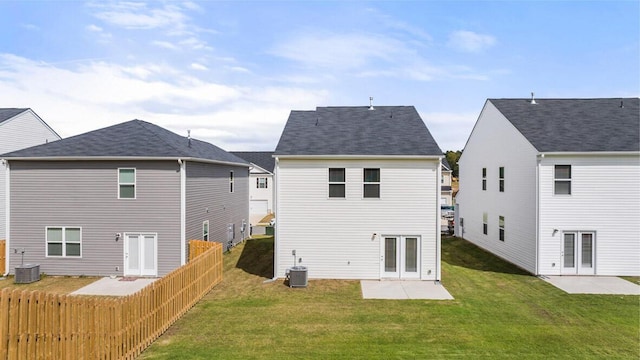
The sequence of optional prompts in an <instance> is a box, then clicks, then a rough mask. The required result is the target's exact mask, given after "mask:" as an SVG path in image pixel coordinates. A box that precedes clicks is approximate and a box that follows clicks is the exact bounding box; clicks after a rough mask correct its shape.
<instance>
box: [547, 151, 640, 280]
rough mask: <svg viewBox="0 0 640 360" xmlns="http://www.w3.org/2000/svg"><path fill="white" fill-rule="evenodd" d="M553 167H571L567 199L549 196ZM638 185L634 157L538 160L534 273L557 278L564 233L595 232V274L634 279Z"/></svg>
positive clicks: (639, 233) (638, 161)
mask: <svg viewBox="0 0 640 360" xmlns="http://www.w3.org/2000/svg"><path fill="white" fill-rule="evenodd" d="M554 165H571V195H554ZM639 180H640V156H638V155H629V156H624V155H617V156H597V155H596V156H593V155H591V156H548V155H547V156H545V157H544V158H542V159H541V162H540V225H539V226H540V230H539V234H540V236H539V238H540V245H539V254H540V255H539V256H540V257H539V259H540V260H539V273H540V274H544V275H559V274H561V266H562V251H563V235H562V233H563V231H594V232H595V234H596V235H595V274H596V275H633V276H639V275H640V186H639V185H638V181H639ZM554 229H557V230H558V232H557V233H556V234H553V231H554ZM554 264H555V266H554Z"/></svg>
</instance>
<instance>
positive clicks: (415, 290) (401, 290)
mask: <svg viewBox="0 0 640 360" xmlns="http://www.w3.org/2000/svg"><path fill="white" fill-rule="evenodd" d="M360 287H361V288H362V298H363V299H390V300H403V299H427V300H453V296H451V294H449V292H448V291H447V289H445V288H444V286H442V284H441V283H440V282H435V281H419V280H413V281H400V280H361V281H360Z"/></svg>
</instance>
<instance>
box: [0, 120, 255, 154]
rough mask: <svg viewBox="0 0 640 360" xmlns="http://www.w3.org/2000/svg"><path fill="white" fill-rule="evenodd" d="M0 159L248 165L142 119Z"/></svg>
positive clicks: (217, 148) (210, 146)
mask: <svg viewBox="0 0 640 360" xmlns="http://www.w3.org/2000/svg"><path fill="white" fill-rule="evenodd" d="M1 157H3V158H9V159H10V158H31V157H34V158H42V157H45V158H47V157H48V158H66V157H142V158H163V157H165V158H166V157H168V158H195V159H202V160H213V161H222V162H231V163H239V164H247V165H248V163H247V162H246V161H245V160H243V159H241V158H239V157H237V156H235V155H233V154H231V153H228V152H226V151H224V150H222V149H221V148H219V147H217V146H215V145H212V144H210V143H208V142H204V141H200V140H196V139H191V144H190V145H189V140H188V139H187V138H186V137H184V136H180V135H177V134H175V133H173V132H171V131H169V130H167V129H164V128H162V127H160V126H157V125H154V124H151V123H148V122H146V121H142V120H131V121H127V122H124V123H121V124H117V125H113V126H109V127H106V128H103V129H98V130H94V131H90V132H87V133H84V134H80V135H76V136H73V137H69V138H66V139H62V140H58V141H54V142H51V143H48V144H43V145H38V146H34V147H30V148H27V149H23V150H18V151H14V152H11V153H8V154H4V155H1Z"/></svg>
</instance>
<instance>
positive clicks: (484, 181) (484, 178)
mask: <svg viewBox="0 0 640 360" xmlns="http://www.w3.org/2000/svg"><path fill="white" fill-rule="evenodd" d="M482 191H487V168H486V167H483V168H482Z"/></svg>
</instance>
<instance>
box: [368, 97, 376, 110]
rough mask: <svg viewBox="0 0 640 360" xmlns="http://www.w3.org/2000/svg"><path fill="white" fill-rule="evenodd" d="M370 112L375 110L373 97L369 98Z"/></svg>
mask: <svg viewBox="0 0 640 360" xmlns="http://www.w3.org/2000/svg"><path fill="white" fill-rule="evenodd" d="M369 110H375V108H374V107H373V96H369Z"/></svg>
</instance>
